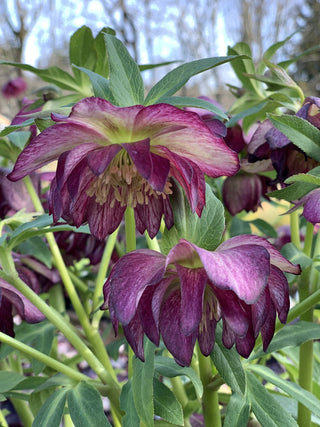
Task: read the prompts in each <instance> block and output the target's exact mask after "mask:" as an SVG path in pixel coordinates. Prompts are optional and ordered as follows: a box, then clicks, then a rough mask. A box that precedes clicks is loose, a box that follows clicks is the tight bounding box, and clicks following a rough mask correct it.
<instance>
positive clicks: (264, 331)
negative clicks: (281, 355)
mask: <svg viewBox="0 0 320 427" xmlns="http://www.w3.org/2000/svg"><path fill="white" fill-rule="evenodd" d="M275 322H276V310H275V307H274V305H273V302H272V301H271V302H270V307H269V310H268V316H267V319H266V321H265V322H264V324H263V326H262V328H261V337H262V342H263V351H266V350H267V348H268V346H269V344H270V341H271V340H272V338H273V335H274V329H275Z"/></svg>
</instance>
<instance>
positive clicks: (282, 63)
mask: <svg viewBox="0 0 320 427" xmlns="http://www.w3.org/2000/svg"><path fill="white" fill-rule="evenodd" d="M319 49H320V44H318V45H316V46H312V47H310V48H309V49H307V50H305V51H304V52H302V53H300V55H297V56H295V57H294V58H292V59H289V60H287V61H281V62H279V65H280V66H281V67H282V68H285V69H287V68H288V67H289V65H291V64H293V63H295V62H297V61H298V60H299V59H300V58H302V57H303V56H305V55H309V53H311V52H314V51H315V50H316V51H318V50H319Z"/></svg>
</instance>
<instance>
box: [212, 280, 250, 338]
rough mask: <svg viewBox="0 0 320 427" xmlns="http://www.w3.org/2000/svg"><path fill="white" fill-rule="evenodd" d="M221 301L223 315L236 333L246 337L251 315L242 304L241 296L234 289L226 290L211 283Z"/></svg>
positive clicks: (224, 319) (229, 326)
mask: <svg viewBox="0 0 320 427" xmlns="http://www.w3.org/2000/svg"><path fill="white" fill-rule="evenodd" d="M211 287H212V289H213V292H214V294H215V296H216V297H217V299H218V301H219V306H220V309H221V317H222V318H223V321H224V322H225V323H227V325H228V328H231V329H232V331H233V332H234V334H235V335H237V336H239V337H244V336H245V335H246V333H247V331H248V327H249V323H250V322H249V316H248V314H247V313H246V312H245V311H244V309H243V306H242V305H240V301H239V298H237V296H236V295H235V293H234V292H232V291H224V290H221V289H219V288H217V287H216V286H213V285H211Z"/></svg>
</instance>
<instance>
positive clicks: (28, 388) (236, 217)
mask: <svg viewBox="0 0 320 427" xmlns="http://www.w3.org/2000/svg"><path fill="white" fill-rule="evenodd" d="M284 43H285V41H283V42H280V43H277V44H276V45H273V46H271V47H270V49H268V50H267V51H266V52H265V56H264V61H263V62H261V63H259V64H257V65H255V64H254V63H253V61H252V59H251V51H250V48H249V46H247V45H246V44H245V43H239V44H237V45H235V46H234V47H230V48H229V49H228V55H227V56H224V57H213V58H204V59H200V60H196V61H192V62H190V63H183V64H181V65H179V66H177V67H176V68H174V65H173V64H172V67H173V69H172V70H171V71H170V72H169V73H168V74H166V75H165V76H164V77H163V78H162V79H161V80H160V81H159V82H157V83H156V84H154V86H152V87H151V89H150V90H149V91H147V90H146V88H145V87H144V82H143V78H142V71H141V70H144V69H148V66H143V67H141V66H139V65H138V64H137V63H136V62H135V61H134V60H133V59H132V57H131V56H130V53H129V52H128V50H127V49H126V47H125V46H124V44H123V43H122V42H121V41H120V40H119V39H117V38H116V37H115V33H114V31H113V30H111V29H110V28H104V29H103V30H102V31H101V32H100V33H99V34H97V36H96V37H94V36H93V35H92V32H91V30H90V29H89V28H87V27H81V28H80V29H79V30H77V31H76V33H75V34H74V35H73V36H72V37H71V40H70V66H71V69H72V74H68V73H67V72H65V71H63V70H61V69H59V68H58V67H53V68H48V69H47V70H39V69H37V68H34V67H31V66H30V65H26V64H14V63H10V62H5V61H0V64H2V65H10V66H15V67H18V68H20V69H21V70H26V71H29V72H32V73H34V74H35V75H36V76H38V77H39V78H41V79H42V80H43V81H45V82H47V83H50V85H55V86H52V87H51V89H50V91H51V92H52V93H51V92H50V94H49V95H48V93H47V92H48V88H47V87H44V88H43V89H41V90H39V91H38V92H37V95H36V97H38V98H36V99H32V101H31V100H28V99H24V101H23V107H22V110H21V111H20V112H18V113H17V114H16V116H15V117H13V119H12V123H11V126H8V127H6V128H5V129H4V130H3V131H1V133H0V154H1V156H2V157H1V159H0V161H1V164H0V166H1V171H0V195H1V200H0V211H1V212H0V215H1V222H0V230H1V235H0V320H1V324H0V343H1V347H0V366H1V370H0V397H1V403H0V424H1V425H3V426H5V427H7V426H8V425H9V424H10V423H11V421H9V418H8V416H7V415H8V414H7V412H8V411H7V409H6V407H5V406H4V404H5V403H3V402H7V401H10V403H11V404H12V407H13V410H12V414H11V415H12V416H14V415H16V416H17V417H19V418H20V421H19V420H18V421H14V422H17V423H19V422H20V424H22V425H24V426H25V427H42V426H47V425H50V426H52V427H55V426H56V427H59V425H61V423H63V424H64V425H65V426H69V425H70V426H71V425H74V426H75V427H77V426H83V425H88V426H97V425H99V426H110V425H113V426H115V427H121V426H124V427H128V426H130V427H132V426H133V427H136V426H137V427H140V426H147V427H152V426H172V425H178V426H186V427H190V426H195V425H199V423H201V424H202V425H205V426H209V427H211V426H214V427H219V426H221V425H222V423H223V425H224V426H226V427H229V426H230V427H234V426H238V427H245V426H247V425H248V424H250V425H251V424H252V423H259V425H261V426H262V427H269V426H270V425H274V426H281V427H282V426H284V427H293V426H296V425H299V426H300V427H311V426H313V425H320V422H319V419H320V409H319V408H320V394H319V379H318V378H317V377H316V374H317V372H318V371H319V360H320V348H319V345H318V344H319V342H318V340H319V339H320V327H319V313H318V304H319V299H320V289H319V282H320V280H319V260H320V238H319V233H318V222H319V218H320V217H319V215H318V214H319V212H318V211H319V209H318V205H319V200H320V199H319V188H320V171H319V166H318V164H319V162H320V148H319V147H320V144H319V141H320V130H319V127H320V126H319V114H320V108H319V99H318V98H315V97H309V98H307V99H304V95H303V93H302V90H301V89H300V87H299V86H298V85H297V84H296V83H295V82H294V81H293V80H292V79H291V78H290V77H289V75H288V74H287V71H286V70H285V69H284V68H283V67H281V66H280V65H279V64H273V63H271V62H270V61H271V59H272V56H273V55H274V53H275V52H276V51H277V50H278V49H279V48H280V47H281V46H282V45H283V44H284ZM79 46H81V49H79ZM227 62H229V63H230V64H231V66H232V68H233V69H234V72H235V74H236V76H238V77H239V80H240V81H241V83H242V84H243V87H241V88H238V89H237V88H234V87H233V88H232V91H233V93H234V95H236V97H237V99H236V101H235V102H234V104H233V106H232V107H231V108H230V110H229V111H224V109H223V108H222V107H220V106H219V104H218V103H217V102H216V101H215V100H214V99H212V98H210V97H208V96H203V94H202V96H199V97H198V98H192V97H184V96H178V95H175V94H176V93H177V91H178V90H179V89H181V88H182V87H183V86H184V85H185V83H186V82H187V81H188V80H189V79H190V78H191V77H192V76H194V75H196V74H200V73H202V72H204V71H206V70H210V69H211V68H213V67H216V66H218V65H220V64H224V63H227ZM155 65H156V66H160V65H161V64H151V65H150V66H149V67H152V68H153V67H154V66H155ZM266 68H268V73H265V71H266ZM244 70H246V73H243V71H244ZM267 75H271V77H266V76H267ZM275 88H276V89H275ZM199 95H200V94H199ZM33 98H34V96H33ZM213 98H214V97H213ZM249 106H250V108H249ZM251 107H252V108H251ZM266 112H268V113H266ZM284 112H285V113H284ZM297 155H298V157H297ZM9 171H10V172H9ZM262 197H264V198H265V200H266V203H264V204H263V209H265V210H263V209H261V198H262ZM275 199H278V201H275ZM289 203H291V205H289V206H288V204H289ZM265 206H267V208H265ZM271 206H272V207H274V206H276V207H277V208H279V213H283V215H281V216H280V215H277V217H273V218H272V220H271V221H269V222H268V221H266V220H265V218H267V217H264V213H267V211H268V208H269V207H271ZM302 206H303V209H304V210H302ZM248 211H250V214H249V215H247V213H246V212H248ZM300 213H302V215H300ZM283 227H286V229H288V228H289V227H290V236H286V241H287V242H288V243H286V244H285V245H282V244H280V243H279V241H280V240H279V238H281V229H283ZM273 244H274V245H275V246H274V245H273ZM276 245H277V246H276ZM279 245H280V246H281V248H280V247H279ZM276 247H277V248H279V249H276ZM35 322H36V323H35ZM313 366H314V367H315V369H314V371H313ZM278 369H281V370H282V374H281V375H278V374H277V372H278ZM311 417H312V421H311Z"/></svg>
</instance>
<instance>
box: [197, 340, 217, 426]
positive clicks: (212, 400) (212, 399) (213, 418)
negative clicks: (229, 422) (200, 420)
mask: <svg viewBox="0 0 320 427" xmlns="http://www.w3.org/2000/svg"><path fill="white" fill-rule="evenodd" d="M197 351H198V360H199V371H200V379H201V381H202V384H203V396H202V412H203V417H204V424H205V426H206V427H221V415H220V408H219V395H218V391H217V390H210V388H209V387H208V385H209V384H210V382H211V381H212V376H213V375H212V365H211V359H210V358H209V357H205V356H204V355H203V354H202V353H201V351H200V348H199V345H198V344H197Z"/></svg>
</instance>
